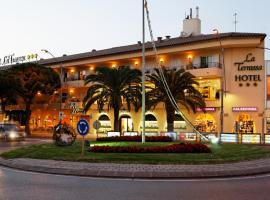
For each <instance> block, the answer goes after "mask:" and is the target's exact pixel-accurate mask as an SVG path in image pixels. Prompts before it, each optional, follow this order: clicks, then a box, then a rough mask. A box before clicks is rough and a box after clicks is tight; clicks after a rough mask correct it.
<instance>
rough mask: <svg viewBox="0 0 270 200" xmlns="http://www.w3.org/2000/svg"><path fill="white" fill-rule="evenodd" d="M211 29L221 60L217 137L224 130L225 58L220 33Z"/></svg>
mask: <svg viewBox="0 0 270 200" xmlns="http://www.w3.org/2000/svg"><path fill="white" fill-rule="evenodd" d="M213 31H215V32H216V34H217V37H218V40H219V46H220V50H221V56H222V58H221V61H222V75H221V91H220V94H221V100H220V135H219V138H220V136H221V134H222V133H223V132H224V94H225V90H226V81H225V75H226V74H225V60H224V48H223V46H222V43H221V38H220V34H219V31H218V30H217V29H214V30H213Z"/></svg>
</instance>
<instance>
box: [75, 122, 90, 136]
mask: <svg viewBox="0 0 270 200" xmlns="http://www.w3.org/2000/svg"><path fill="white" fill-rule="evenodd" d="M89 129H90V126H89V123H88V122H87V121H86V120H85V119H80V120H79V121H78V123H77V131H78V133H79V134H80V135H81V136H86V135H87V134H88V132H89Z"/></svg>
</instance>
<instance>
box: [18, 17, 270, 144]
mask: <svg viewBox="0 0 270 200" xmlns="http://www.w3.org/2000/svg"><path fill="white" fill-rule="evenodd" d="M265 37H266V34H263V33H238V32H232V33H213V34H202V33H201V21H200V19H199V17H198V15H197V16H196V17H195V18H193V17H192V16H191V15H190V16H187V17H186V18H185V19H184V21H183V31H182V32H181V35H180V36H179V37H175V38H171V37H170V36H165V37H158V38H157V40H156V41H155V43H156V46H157V50H158V54H159V58H160V61H161V62H162V65H164V66H165V67H167V68H172V69H179V68H183V69H185V70H187V71H189V72H190V73H192V74H193V75H195V76H196V81H198V83H199V86H197V88H198V90H199V91H200V92H201V93H202V95H203V97H204V99H205V102H206V108H205V110H206V112H202V110H200V109H198V111H197V112H196V113H192V112H188V111H187V110H185V109H184V108H183V107H181V105H180V108H181V109H182V111H183V113H184V114H185V115H186V116H187V117H188V119H189V120H190V121H191V122H192V123H193V124H194V126H195V127H196V128H197V129H198V130H199V131H201V132H203V133H206V134H209V133H211V134H216V135H218V134H219V131H220V112H221V92H220V91H221V84H222V82H221V80H222V77H224V90H225V91H224V132H225V133H243V135H245V134H246V135H247V140H248V141H251V140H262V138H263V137H264V133H267V130H266V124H267V123H266V121H267V120H266V118H267V116H266V115H267V112H266V79H265V77H266V76H265V74H266V70H265V63H264V49H263V48H264V40H265ZM141 50H142V43H141V42H140V41H139V42H137V43H136V44H132V45H127V46H120V47H115V48H109V49H104V50H95V49H93V50H92V51H90V52H86V53H80V54H75V55H63V56H62V57H57V58H51V59H44V60H40V61H39V63H40V64H42V65H44V66H48V67H52V68H54V69H55V70H56V71H58V72H59V73H60V71H61V70H62V74H61V80H62V94H63V95H62V109H63V112H64V121H65V122H66V123H68V124H71V125H72V126H74V127H75V126H76V123H77V121H78V120H79V118H80V117H81V116H82V113H81V111H82V101H83V98H84V96H85V94H86V91H87V85H85V84H84V78H85V77H86V76H87V75H89V74H91V73H94V70H95V68H97V67H99V66H108V67H117V66H123V65H129V66H131V67H132V68H138V69H141V56H142V53H141ZM223 58H224V62H223ZM156 66H157V65H156V63H155V53H154V51H153V50H152V44H151V42H147V43H146V71H147V73H151V72H152V70H153V68H154V67H156ZM223 74H224V76H223ZM268 82H269V81H268ZM268 82H267V83H268ZM59 100H60V98H59V91H58V92H56V93H55V94H54V95H53V97H44V95H43V94H37V97H36V102H35V104H33V105H32V118H31V128H32V130H33V132H38V133H42V130H47V129H49V128H50V127H52V126H54V125H55V124H57V122H58V116H59ZM22 109H23V107H22ZM164 111H165V109H164V105H163V104H162V103H160V104H159V105H158V106H157V107H156V108H155V109H154V110H150V111H147V113H146V132H147V133H148V134H149V135H155V134H160V133H163V132H166V127H167V125H166V114H165V112H164ZM86 115H87V118H88V119H89V120H90V124H91V125H92V124H93V122H94V121H95V120H99V121H100V122H101V128H100V129H99V130H98V131H96V130H94V129H93V128H91V131H90V134H89V136H90V137H92V138H95V137H97V134H99V136H105V135H106V134H107V133H108V132H109V131H111V130H113V111H112V110H110V111H107V110H104V111H103V112H101V113H100V112H98V110H97V106H96V105H94V106H92V107H91V109H90V110H89V111H88V113H86ZM174 126H175V130H174V131H175V132H176V133H186V135H185V137H187V138H188V137H192V135H188V133H192V132H193V131H192V128H191V127H188V126H187V124H186V123H185V121H184V120H183V119H182V118H181V117H180V116H179V115H176V120H175V124H174ZM120 130H121V134H125V135H128V134H133V133H134V132H140V131H141V110H139V112H135V111H134V110H131V111H130V112H129V111H127V109H126V108H122V109H121V112H120ZM250 135H251V136H250ZM254 135H256V137H255V139H254ZM223 136H224V140H228V141H230V140H232V141H234V138H236V139H237V137H238V136H233V138H231V137H230V135H229V134H227V135H223ZM257 136H258V137H257Z"/></svg>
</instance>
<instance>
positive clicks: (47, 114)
mask: <svg viewBox="0 0 270 200" xmlns="http://www.w3.org/2000/svg"><path fill="white" fill-rule="evenodd" d="M224 109H225V110H226V112H225V114H224V134H225V133H226V134H227V135H224V134H223V135H220V107H206V108H205V111H203V110H201V109H197V112H196V113H192V112H188V111H185V110H183V113H184V114H185V116H186V117H187V118H188V119H189V120H190V121H191V122H192V124H193V125H194V127H195V128H196V129H197V130H198V131H200V132H201V133H203V134H205V135H215V136H218V137H221V139H222V140H223V141H224V142H239V139H241V140H242V139H243V138H244V140H252V141H254V142H258V141H259V142H260V141H261V140H263V138H264V134H265V133H268V132H267V131H266V130H265V131H264V127H265V126H269V127H270V120H269V119H270V118H269V119H268V118H267V119H266V118H265V117H264V116H263V115H260V113H259V111H258V108H256V107H252V106H250V107H230V108H226V107H224ZM77 110H78V109H77ZM228 110H230V112H228ZM63 112H64V117H63V121H62V122H63V123H66V124H69V125H71V126H72V127H74V128H76V124H77V122H78V120H79V119H80V118H82V117H83V118H86V119H87V120H88V121H89V123H90V125H91V129H90V134H89V137H90V138H97V137H107V136H116V135H140V133H141V131H142V121H141V112H140V111H139V112H134V111H127V110H121V111H120V115H119V132H114V131H113V121H114V118H113V110H110V111H103V112H98V110H96V109H91V110H90V111H89V112H88V113H87V114H84V115H83V114H82V113H80V112H77V113H76V112H75V113H74V110H73V109H64V110H63ZM58 119H59V110H58V109H52V110H50V109H47V110H43V109H37V110H33V112H32V116H31V120H30V126H31V129H32V131H33V132H37V133H40V134H43V133H44V132H51V131H52V128H53V127H54V126H55V125H57V123H58V121H59V120H58ZM145 119H146V122H145V126H146V127H145V129H146V130H145V131H146V135H149V136H150V135H151V136H154V135H164V134H165V133H166V132H167V131H166V130H167V122H166V112H165V109H164V107H163V105H159V106H158V107H157V108H156V109H155V110H152V111H148V112H146V116H145ZM96 120H98V121H99V122H100V124H101V127H100V128H99V129H98V130H95V129H94V128H93V122H94V121H96ZM267 120H268V121H267ZM268 122H269V123H268ZM269 130H270V128H269ZM174 132H175V133H176V138H177V139H179V140H183V139H184V140H195V139H196V138H197V137H198V136H196V134H195V133H194V130H193V128H192V127H190V126H188V124H187V123H186V122H185V121H184V119H183V118H182V117H181V116H180V115H179V114H177V113H175V121H174ZM232 135H234V136H232ZM239 135H241V137H240V136H239ZM242 135H243V137H242ZM258 135H259V136H258ZM246 137H247V138H246ZM258 137H259V138H258ZM245 138H246V139H245ZM254 138H255V139H254Z"/></svg>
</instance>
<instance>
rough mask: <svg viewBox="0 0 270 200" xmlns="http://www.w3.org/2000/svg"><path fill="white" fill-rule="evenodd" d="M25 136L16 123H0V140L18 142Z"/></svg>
mask: <svg viewBox="0 0 270 200" xmlns="http://www.w3.org/2000/svg"><path fill="white" fill-rule="evenodd" d="M25 136H26V134H25V132H24V131H23V130H22V129H21V128H20V127H19V126H18V125H17V124H16V123H12V122H0V140H5V141H20V140H24V139H25Z"/></svg>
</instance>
